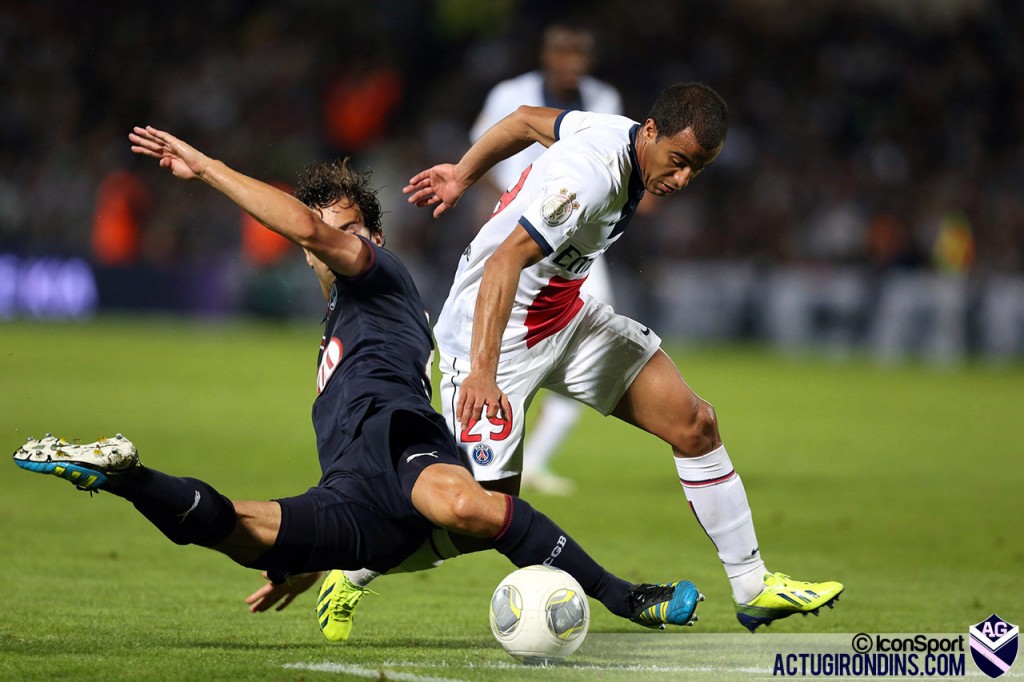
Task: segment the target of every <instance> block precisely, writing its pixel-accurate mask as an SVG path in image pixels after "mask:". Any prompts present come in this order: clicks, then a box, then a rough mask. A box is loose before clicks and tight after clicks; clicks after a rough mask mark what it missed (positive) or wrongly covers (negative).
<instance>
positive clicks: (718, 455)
mask: <svg viewBox="0 0 1024 682" xmlns="http://www.w3.org/2000/svg"><path fill="white" fill-rule="evenodd" d="M727 126H728V111H727V107H726V105H725V102H724V101H722V99H721V97H719V96H718V94H717V93H715V92H714V91H713V90H712V89H711V88H709V87H707V86H705V85H703V84H699V83H684V84H679V85H675V86H672V87H670V88H668V89H666V90H665V91H664V92H662V93H661V95H659V97H658V98H657V100H656V101H655V103H654V106H653V107H652V108H651V112H650V114H649V116H648V118H647V119H646V120H645V121H644V122H643V123H638V122H636V121H633V120H630V119H628V118H625V117H622V116H611V115H607V114H595V113H592V112H586V111H561V110H558V109H550V108H538V107H526V106H523V107H519V108H518V109H517V110H516V111H515V113H513V114H511V115H510V116H508V117H506V118H504V119H502V120H501V121H500V122H499V123H498V124H497V125H495V126H494V127H492V128H490V129H489V130H488V131H487V132H486V133H484V135H483V136H481V137H480V139H478V140H477V142H476V143H474V144H473V146H472V147H470V149H469V150H468V151H467V152H466V154H465V155H464V156H463V157H462V159H461V160H460V161H459V163H458V164H457V165H452V164H441V165H438V166H434V167H433V168H430V169H428V170H426V171H423V172H421V173H419V174H417V175H416V176H415V177H413V178H412V179H411V180H410V183H409V185H408V186H407V187H406V188H405V190H404V191H405V192H406V194H408V195H409V201H410V202H411V203H414V204H416V205H417V206H421V207H428V206H433V207H434V217H435V218H436V217H439V216H440V215H442V214H443V213H444V212H445V211H447V210H449V209H450V208H452V207H453V206H455V204H456V203H457V202H458V201H459V199H460V198H461V197H462V195H463V193H464V192H465V191H466V190H467V189H469V187H471V186H472V185H473V184H474V183H475V182H476V181H477V180H478V179H479V178H480V177H482V176H483V174H484V173H486V172H487V170H488V169H489V168H490V167H491V166H492V165H493V164H494V163H496V162H497V161H498V160H500V159H504V158H507V157H509V156H511V155H512V154H514V153H516V152H518V151H520V150H522V149H524V148H526V147H527V146H529V145H530V144H533V143H536V142H541V143H542V144H544V145H545V146H546V147H549V148H548V149H547V150H546V151H545V152H544V153H543V154H542V155H541V156H540V157H539V158H538V159H537V160H536V161H535V162H534V163H533V164H532V166H530V167H527V168H526V169H525V170H524V171H523V172H522V174H521V176H520V178H519V180H518V181H517V182H516V183H515V185H514V186H513V187H511V188H510V189H509V190H508V191H507V192H506V193H505V194H504V195H503V196H502V197H501V200H500V201H499V202H498V205H497V207H496V209H495V212H494V214H493V215H492V217H491V219H490V220H489V221H488V222H487V223H486V224H485V225H484V226H483V227H482V228H481V229H480V231H479V232H478V233H477V235H476V237H475V238H474V239H473V241H472V242H471V243H470V245H469V246H468V247H467V248H466V250H465V252H464V253H463V255H462V257H461V258H460V259H459V265H458V270H457V271H456V274H455V281H454V283H453V285H452V288H451V292H450V293H449V295H448V299H447V301H446V302H445V305H444V308H443V310H442V311H441V314H440V316H439V318H438V322H437V324H436V325H435V327H434V335H435V338H436V339H437V344H438V350H439V351H440V367H441V371H442V374H443V377H442V382H441V404H442V406H443V409H444V414H445V418H446V419H447V421H448V426H449V428H451V429H452V431H453V433H455V434H456V437H457V439H458V440H459V444H460V445H461V446H462V448H463V452H464V453H465V456H466V457H467V459H468V460H469V461H470V464H471V466H472V467H473V473H474V477H475V478H476V479H477V480H478V481H481V482H482V483H483V484H484V485H485V486H486V487H488V488H489V489H492V490H503V491H505V492H513V493H514V492H515V491H516V490H518V487H519V482H520V472H521V466H522V459H521V458H522V438H523V433H524V428H525V426H524V423H523V422H524V419H523V416H524V415H525V414H526V410H527V408H528V407H529V405H530V401H531V400H532V399H533V396H534V395H535V394H536V392H537V391H538V390H539V389H540V388H548V389H550V390H553V391H557V392H559V393H562V394H563V395H566V396H569V397H572V398H573V399H575V400H578V401H580V402H583V403H585V404H587V405H590V406H591V407H593V408H594V409H596V410H598V411H599V412H601V413H602V414H604V415H614V416H616V417H618V418H619V419H622V420H623V421H625V422H627V423H629V424H633V425H634V426H636V427H638V428H640V429H642V430H644V431H647V432H649V433H652V434H654V435H656V436H658V437H659V438H661V439H662V440H663V441H664V442H665V443H666V444H668V445H669V446H670V447H671V451H672V454H673V459H674V463H675V469H676V472H677V474H678V478H679V481H680V483H681V484H682V487H683V490H684V492H685V495H686V499H687V501H688V503H689V507H690V509H691V510H692V512H693V514H694V515H695V516H696V517H697V520H698V521H699V522H700V524H701V527H702V528H703V529H704V531H705V532H706V533H707V535H708V537H709V538H711V540H712V542H713V543H714V546H715V548H716V550H717V552H718V556H719V559H720V560H721V562H722V565H723V567H724V569H725V573H726V576H727V577H728V579H729V583H730V586H731V587H732V593H733V598H734V600H735V607H736V614H737V618H738V619H739V621H740V623H741V624H742V625H743V626H744V627H746V628H748V629H749V630H751V631H753V630H755V629H756V628H757V627H758V626H760V625H766V624H769V623H771V622H773V621H775V620H778V619H780V618H785V617H787V616H790V615H792V614H794V613H810V612H814V613H817V611H818V609H820V608H821V607H822V606H826V605H827V606H831V605H832V603H833V602H834V601H835V600H836V599H837V598H838V596H839V593H840V592H842V590H843V586H842V585H841V584H840V583H837V582H834V581H829V582H820V583H811V582H803V581H796V580H793V579H791V578H790V577H789V576H787V575H785V574H782V573H771V572H769V571H768V570H767V569H766V567H765V563H764V561H763V560H762V558H761V552H760V545H759V544H758V542H757V537H756V534H755V532H754V522H753V516H752V514H751V510H750V506H749V504H748V502H747V496H746V491H745V490H744V488H743V483H742V481H741V480H740V477H739V476H738V475H737V473H736V470H735V469H734V468H733V465H732V462H731V460H730V458H729V455H728V453H727V452H726V450H725V446H724V445H723V444H722V440H721V437H720V436H719V429H718V420H717V417H716V415H715V411H714V409H713V408H712V407H711V405H710V404H709V403H707V402H706V401H704V400H703V399H701V398H700V397H699V396H698V395H697V394H696V393H694V391H693V390H692V389H691V388H690V387H689V386H688V385H687V384H686V382H685V381H684V380H683V378H682V376H681V375H680V373H679V370H678V369H677V368H676V366H675V363H673V362H672V360H671V358H669V357H668V355H666V354H665V352H664V351H662V350H661V348H660V344H661V339H660V338H659V337H658V335H657V334H655V333H654V332H653V331H652V330H651V329H649V328H648V327H646V326H644V325H642V324H640V323H638V322H636V321H634V320H631V319H629V318H627V317H625V316H622V315H618V314H616V313H615V312H614V310H612V308H611V306H609V305H607V304H604V303H601V302H599V301H596V300H594V299H592V298H590V297H586V296H584V297H581V296H580V295H579V291H580V287H581V285H582V284H583V283H584V281H585V279H586V277H587V274H588V271H589V269H590V268H591V266H592V263H593V262H594V259H595V258H596V257H598V256H600V255H601V253H603V252H604V251H605V250H606V249H607V248H609V247H610V246H611V245H612V244H613V243H614V242H615V241H616V240H617V239H618V238H619V237H620V236H622V234H623V232H624V231H625V230H626V229H627V227H628V225H629V223H630V220H631V218H632V217H633V215H634V213H635V212H636V209H637V207H638V206H639V203H640V200H641V198H642V197H643V196H644V193H645V192H649V193H651V194H653V195H656V196H665V195H669V194H672V193H675V192H677V191H679V190H681V189H684V188H685V187H686V186H687V185H688V184H689V183H690V182H691V181H692V180H693V179H694V178H696V177H697V176H698V175H699V174H700V173H701V172H702V171H703V170H704V169H705V168H706V167H707V166H709V165H710V164H711V163H713V162H714V161H715V159H716V158H717V157H718V154H719V153H720V152H721V150H722V147H723V145H724V144H725V135H726V129H727ZM624 454H625V453H624Z"/></svg>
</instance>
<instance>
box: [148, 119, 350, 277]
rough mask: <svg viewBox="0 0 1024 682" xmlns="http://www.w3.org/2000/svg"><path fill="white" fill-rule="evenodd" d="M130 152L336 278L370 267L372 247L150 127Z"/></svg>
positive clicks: (286, 196)
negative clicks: (243, 214)
mask: <svg viewBox="0 0 1024 682" xmlns="http://www.w3.org/2000/svg"><path fill="white" fill-rule="evenodd" d="M128 139H129V140H131V142H132V151H133V152H135V153H136V154H141V155H143V156H150V157H153V158H155V159H158V160H159V161H160V167H161V168H167V169H168V170H170V171H171V174H172V175H174V177H176V178H181V179H182V180H194V179H197V178H198V179H200V180H202V181H203V182H205V183H206V184H208V185H209V186H210V187H213V188H214V189H216V190H218V191H219V192H221V193H222V194H224V195H225V196H227V197H228V198H229V199H231V200H232V201H234V202H235V203H236V204H238V205H239V206H241V207H242V208H243V209H245V210H246V211H247V212H248V213H249V214H250V215H252V217H253V218H255V219H256V220H258V221H259V222H260V223H262V224H263V225H264V226H265V227H267V228H268V229H270V230H272V231H274V232H277V233H278V234H280V235H281V236H283V237H285V238H286V239H289V240H290V241H292V242H294V243H295V244H298V245H299V246H301V247H303V248H305V249H308V250H309V251H310V252H311V253H312V254H313V255H315V256H316V257H317V258H319V259H320V260H321V261H323V262H324V263H325V264H326V265H328V266H329V267H330V268H331V269H332V270H334V271H335V272H339V273H341V274H343V275H356V274H359V273H360V272H362V271H363V270H365V269H366V267H367V265H368V264H369V262H370V250H369V247H368V246H367V245H366V244H365V243H364V242H363V241H362V240H361V239H359V238H358V237H356V236H355V235H352V234H348V233H346V232H342V231H341V230H339V229H336V228H333V227H331V226H330V225H328V224H327V223H325V222H324V221H323V220H321V219H320V217H319V216H318V215H317V214H316V213H314V212H313V211H312V210H311V209H310V208H309V207H308V206H306V205H305V204H303V203H302V202H301V201H299V200H298V199H296V198H295V197H293V196H291V195H289V194H287V193H285V192H282V191H281V190H279V189H277V188H276V187H272V186H271V185H268V184H267V183H265V182H260V181H259V180H257V179H255V178H251V177H249V176H248V175H243V174H242V173H239V172H238V171H235V170H233V169H232V168H230V167H229V166H227V165H226V164H225V163H223V162H221V161H217V160H215V159H211V158H210V157H208V156H206V155H205V154H203V153H202V152H200V151H199V150H197V149H195V148H194V147H192V146H191V145H189V144H188V143H186V142H184V141H182V140H179V139H178V138H176V137H175V136H173V135H171V134H170V133H167V132H164V131H162V130H157V129H156V128H153V127H152V126H146V127H145V128H141V127H138V126H136V127H135V128H134V129H133V132H132V133H131V134H129V135H128Z"/></svg>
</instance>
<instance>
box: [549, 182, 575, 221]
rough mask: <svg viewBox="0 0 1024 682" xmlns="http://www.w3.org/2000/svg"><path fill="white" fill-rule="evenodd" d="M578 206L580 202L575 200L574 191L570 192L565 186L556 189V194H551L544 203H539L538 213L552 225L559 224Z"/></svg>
mask: <svg viewBox="0 0 1024 682" xmlns="http://www.w3.org/2000/svg"><path fill="white" fill-rule="evenodd" d="M579 207H580V203H579V202H578V201H576V192H570V191H569V190H568V189H566V188H564V187H563V188H562V189H560V190H558V193H557V194H552V195H551V196H549V197H548V198H547V199H545V200H544V203H542V204H541V205H540V215H541V217H542V218H544V222H546V223H547V224H548V225H551V226H552V227H554V226H555V225H561V224H562V223H564V222H565V221H566V220H568V219H569V216H571V215H572V212H573V211H574V210H575V209H577V208H579Z"/></svg>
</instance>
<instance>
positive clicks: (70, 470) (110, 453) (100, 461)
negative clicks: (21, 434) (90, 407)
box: [14, 434, 139, 491]
mask: <svg viewBox="0 0 1024 682" xmlns="http://www.w3.org/2000/svg"><path fill="white" fill-rule="evenodd" d="M14 463H15V464H17V465H18V466H19V467H21V468H22V469H25V470H27V471H34V472H36V473H38V474H52V475H53V476H59V477H61V478H64V479H67V480H69V481H71V482H72V483H74V484H75V487H76V488H78V489H79V490H89V491H92V490H96V489H97V488H99V487H100V486H102V485H103V484H105V483H107V481H109V480H110V479H116V478H117V477H118V476H122V475H124V474H126V473H128V472H129V471H131V470H132V469H134V468H135V467H136V466H138V464H139V453H138V452H137V451H136V450H135V446H134V445H133V444H132V442H131V441H130V440H128V439H127V438H125V437H124V436H122V435H121V434H117V435H116V436H114V437H113V438H100V439H99V440H98V441H96V442H95V443H85V444H81V443H69V442H68V441H67V440H65V439H63V438H57V437H55V436H52V435H50V434H46V437H44V438H43V439H42V440H36V439H35V438H29V439H28V441H26V442H25V444H24V445H22V446H21V447H20V448H18V450H17V451H16V452H15V453H14Z"/></svg>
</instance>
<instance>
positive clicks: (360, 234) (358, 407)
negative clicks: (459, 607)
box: [14, 127, 702, 627]
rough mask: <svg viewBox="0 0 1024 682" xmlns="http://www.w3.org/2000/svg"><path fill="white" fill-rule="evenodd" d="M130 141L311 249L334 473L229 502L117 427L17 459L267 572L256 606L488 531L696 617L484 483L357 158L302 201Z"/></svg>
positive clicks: (623, 601) (637, 617) (581, 576)
mask: <svg viewBox="0 0 1024 682" xmlns="http://www.w3.org/2000/svg"><path fill="white" fill-rule="evenodd" d="M129 139H130V140H131V142H132V151H133V152H135V153H137V154H141V155H144V156H149V157H153V158H155V159H158V160H159V163H160V166H161V167H163V168H167V169H168V170H170V172H171V173H172V174H173V175H174V176H175V177H177V178H181V179H183V180H192V179H200V180H202V181H204V182H206V183H207V184H208V185H210V186H211V187H213V188H214V189H217V190H218V191H220V192H222V193H223V194H224V195H226V196H227V197H228V198H230V199H231V200H232V201H234V202H235V203H237V204H238V205H239V206H241V207H242V208H243V209H245V210H246V211H248V212H249V213H250V214H251V215H252V216H253V217H255V218H256V219H257V220H259V221H260V222H261V223H262V224H263V225H265V226H266V227H267V228H269V229H271V230H273V231H274V232H277V233H278V234H281V235H283V236H285V237H286V238H288V239H290V240H291V241H293V242H294V243H296V244H298V245H299V246H301V247H302V248H303V249H304V250H305V253H306V259H307V262H308V263H309V265H310V266H311V267H312V268H313V270H314V272H315V273H316V275H317V278H318V280H319V282H320V285H321V288H322V290H323V293H324V296H325V297H326V298H327V300H328V312H327V317H326V320H325V322H326V327H325V332H324V335H323V341H322V342H321V346H320V354H319V369H318V372H317V394H318V395H317V398H316V400H315V402H314V403H313V425H314V429H315V431H316V441H317V450H318V452H319V457H320V465H321V468H322V471H323V477H322V478H321V480H320V482H319V483H318V484H317V485H316V486H314V487H313V488H310V489H309V490H308V491H306V492H305V493H303V494H301V495H297V496H295V497H288V498H283V499H278V500H271V501H239V500H231V499H228V498H227V497H225V496H223V495H222V494H220V493H219V492H218V491H217V490H216V489H214V488H213V487H212V486H210V485H209V484H207V483H205V482H203V481H199V480H197V479H193V478H178V477H174V476H169V475H167V474H164V473H161V472H159V471H156V470H155V469H151V468H148V467H144V466H143V465H142V464H141V463H140V462H139V458H138V454H137V452H136V449H135V446H134V445H133V444H132V443H131V441H129V440H127V439H126V438H124V437H122V436H120V435H118V436H116V437H114V438H110V439H104V440H100V441H98V442H96V443H89V444H77V443H68V442H67V441H65V440H63V439H59V438H54V437H52V436H47V437H46V438H44V439H43V440H41V441H40V440H35V439H29V441H28V442H27V443H26V444H25V445H23V446H22V447H21V448H19V450H18V451H17V452H15V454H14V459H15V462H16V463H17V464H18V465H19V466H20V467H22V468H24V469H27V470H29V471H34V472H38V473H44V474H53V475H57V476H60V477H62V478H65V479H68V480H70V481H72V482H73V483H75V484H76V485H77V486H78V487H79V488H82V489H86V490H106V491H109V492H111V493H113V494H114V495H116V496H119V497H122V498H124V499H126V500H128V501H129V502H131V503H132V504H133V505H134V506H135V508H136V509H137V510H138V511H139V512H141V513H142V514H143V516H145V517H146V518H147V519H148V520H149V521H150V522H151V523H152V524H153V525H155V526H156V527H157V528H158V529H159V530H160V531H162V532H163V533H164V534H165V535H166V536H167V537H168V538H170V539H171V540H172V541H174V542H175V543H178V544H195V545H200V546H203V547H209V548H211V549H214V550H217V551H219V552H222V553H224V554H226V555H227V556H228V557H230V558H231V559H233V560H234V561H236V562H237V563H239V564H241V565H243V566H249V567H253V568H258V569H262V570H264V571H265V572H266V575H267V577H268V579H270V581H271V582H270V584H268V585H266V586H265V587H264V588H263V589H262V590H261V591H259V592H257V593H256V594H254V595H253V596H252V597H250V603H251V608H252V610H254V611H262V610H265V609H267V608H269V607H270V606H271V605H273V604H275V603H277V602H278V601H280V600H282V599H283V600H284V601H283V603H282V604H281V606H280V607H279V608H283V606H285V605H287V604H288V603H289V602H290V601H291V600H292V599H294V597H295V595H297V594H298V593H300V592H302V591H303V590H304V589H307V588H308V587H309V586H311V585H312V584H313V582H314V581H315V580H316V578H317V577H318V573H317V572H319V571H323V570H327V569H332V568H349V567H351V568H359V567H370V568H372V569H374V570H377V571H380V572H386V571H388V570H390V569H392V568H394V567H395V566H397V565H399V564H400V563H401V562H402V561H403V560H405V559H406V558H408V557H409V556H410V555H412V554H413V553H414V552H415V551H416V550H417V549H419V548H420V547H421V546H422V545H423V544H424V543H425V542H427V541H428V540H429V538H430V536H431V533H432V531H433V530H434V529H435V528H438V527H439V528H442V529H445V530H447V531H449V532H451V533H456V534H459V535H463V536H470V537H474V538H480V539H481V540H482V541H483V542H484V544H485V545H486V546H489V547H492V548H494V549H496V550H498V551H499V552H501V553H502V554H504V555H505V556H507V557H508V558H509V560H510V561H511V562H512V563H513V564H515V565H516V566H520V567H521V566H528V565H532V564H547V565H550V566H554V567H556V568H560V569H562V570H565V571H566V572H568V573H570V574H571V575H572V576H573V577H575V578H576V580H577V581H579V583H580V585H581V586H582V587H583V588H584V590H585V591H586V593H587V594H588V595H590V596H592V597H594V598H595V599H597V600H599V601H600V602H601V603H603V604H604V605H605V606H606V607H607V608H608V609H609V610H610V611H611V612H612V613H614V614H616V615H619V616H622V617H624V618H628V619H630V620H632V621H634V622H636V623H639V624H641V625H645V626H648V627H662V626H663V625H664V624H665V623H671V624H677V625H686V624H692V622H693V621H695V620H696V617H695V616H694V610H695V608H696V605H697V602H698V601H699V600H700V599H701V598H702V597H701V595H700V593H699V592H698V591H697V589H696V588H695V587H694V586H693V584H692V583H690V582H688V581H680V582H677V583H669V584H661V585H651V584H643V585H633V584H630V583H628V582H626V581H624V580H621V579H619V578H617V577H616V576H614V575H612V574H611V573H609V572H608V571H606V570H604V569H603V568H602V567H601V566H600V565H598V564H597V563H596V562H595V561H594V560H593V559H592V558H591V557H590V556H589V555H587V554H586V552H584V551H583V549H582V548H581V547H580V546H579V545H578V544H577V543H575V542H574V541H573V540H572V539H571V538H570V537H569V536H568V535H567V534H566V533H565V532H564V531H563V530H562V529H561V528H559V527H558V526H557V525H556V524H555V523H554V522H552V521H551V519H549V518H547V517H546V516H544V515H543V514H541V513H540V512H537V511H536V510H534V509H533V508H532V507H531V506H530V505H529V504H528V503H527V502H525V501H524V500H522V499H519V498H517V497H511V496H508V495H504V494H501V493H491V492H488V491H486V490H484V489H483V488H482V487H481V486H480V484H479V483H477V482H476V481H475V480H474V479H473V477H472V475H471V474H470V472H469V469H468V468H467V467H466V466H465V465H464V464H463V462H462V461H461V460H460V458H459V450H458V447H457V445H456V443H455V441H454V439H453V437H452V436H451V434H450V433H449V431H448V429H447V427H446V425H445V423H444V421H443V419H442V418H441V416H440V415H439V414H438V413H437V412H436V411H435V410H434V409H433V408H432V407H431V405H430V381H429V364H430V357H431V354H432V352H433V341H432V339H431V334H430V328H429V325H428V323H427V318H426V313H425V308H424V306H423V303H422V302H421V300H420V297H419V294H418V293H417V291H416V287H415V285H414V284H413V282H412V279H411V278H410V276H409V274H408V272H407V271H406V269H405V267H404V266H403V265H402V264H401V262H400V261H399V260H398V259H397V258H396V257H395V256H394V255H393V254H391V253H390V252H388V251H387V250H385V249H383V248H382V247H383V243H384V236H383V232H382V229H381V225H380V214H381V210H380V205H379V203H378V202H377V199H376V196H375V192H374V190H372V189H370V188H369V187H368V186H367V178H366V177H365V176H363V175H360V174H358V173H356V172H354V171H353V170H352V169H351V168H350V167H349V165H348V163H347V160H346V161H344V162H341V163H333V164H320V165H318V166H314V167H311V168H310V169H307V173H306V176H305V177H304V178H303V180H302V182H301V183H300V186H299V189H298V191H297V196H298V197H299V199H301V201H300V200H299V199H297V198H295V197H292V196H290V195H288V194H286V193H284V192H281V191H280V190H278V189H275V188H274V187H271V186H270V185H267V184H265V183H262V182H260V181H258V180H255V179H253V178H250V177H248V176H245V175H242V174H241V173H238V172H236V171H234V170H232V169H231V168H229V167H228V166H227V165H225V164H224V163H222V162H220V161H216V160H214V159H211V158H209V157H207V156H206V155H204V154H202V153H200V152H199V151H197V150H196V149H194V148H193V147H191V146H190V145H188V144H186V143H185V142H182V141H181V140H179V139H177V138H175V137H174V136H172V135H170V134H168V133H166V132H163V131H160V130H157V129H155V128H152V127H146V128H139V127H136V128H135V129H134V132H133V133H131V134H130V135H129ZM559 549H560V551H559ZM289 577H292V579H291V580H289V579H288V578H289Z"/></svg>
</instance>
